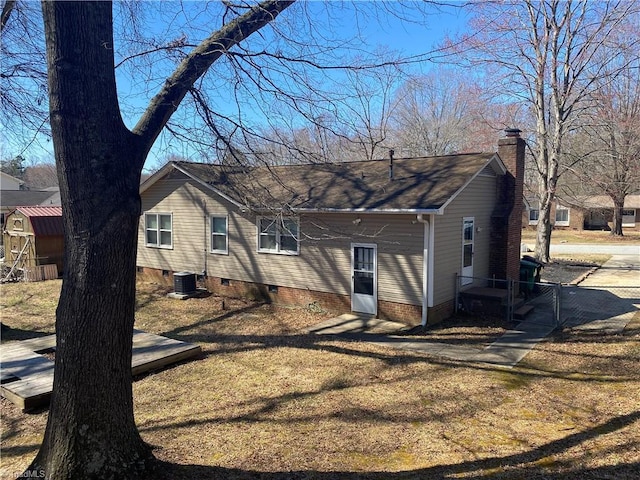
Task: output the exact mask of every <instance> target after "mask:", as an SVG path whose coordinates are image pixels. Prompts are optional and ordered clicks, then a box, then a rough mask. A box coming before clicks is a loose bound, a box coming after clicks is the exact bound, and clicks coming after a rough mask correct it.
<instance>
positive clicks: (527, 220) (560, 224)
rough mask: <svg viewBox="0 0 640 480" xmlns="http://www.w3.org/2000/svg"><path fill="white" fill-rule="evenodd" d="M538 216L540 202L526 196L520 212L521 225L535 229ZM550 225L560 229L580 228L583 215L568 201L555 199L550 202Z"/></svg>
mask: <svg viewBox="0 0 640 480" xmlns="http://www.w3.org/2000/svg"><path fill="white" fill-rule="evenodd" d="M539 216H540V203H539V202H538V200H537V199H535V198H532V197H528V198H527V199H526V201H525V209H524V211H523V212H522V227H523V228H527V229H530V230H535V229H536V227H537V225H538V218H539ZM551 225H552V226H553V228H557V229H561V230H567V229H573V230H582V228H583V227H582V226H583V216H582V214H581V212H576V211H574V210H573V209H572V208H571V206H570V205H569V204H568V203H566V202H562V201H561V200H556V201H555V202H553V203H552V204H551Z"/></svg>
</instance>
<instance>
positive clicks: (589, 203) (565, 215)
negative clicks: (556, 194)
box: [522, 195, 640, 231]
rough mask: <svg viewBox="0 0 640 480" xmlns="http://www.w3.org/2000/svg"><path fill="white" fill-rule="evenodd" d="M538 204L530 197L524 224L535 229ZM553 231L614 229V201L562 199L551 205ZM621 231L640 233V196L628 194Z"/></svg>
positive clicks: (603, 197) (604, 198)
mask: <svg viewBox="0 0 640 480" xmlns="http://www.w3.org/2000/svg"><path fill="white" fill-rule="evenodd" d="M538 212H539V209H538V201H537V200H536V199H534V198H527V201H526V202H525V210H524V211H523V217H522V225H523V227H524V228H528V229H534V230H535V228H536V226H537V224H538ZM551 218H552V219H553V221H552V224H553V228H554V229H558V230H611V228H612V227H613V200H612V199H611V197H609V196H608V195H591V196H582V197H574V198H559V199H558V200H557V201H555V202H554V203H553V204H552V206H551ZM622 229H623V230H632V231H640V195H627V196H626V197H625V202H624V209H623V210H622Z"/></svg>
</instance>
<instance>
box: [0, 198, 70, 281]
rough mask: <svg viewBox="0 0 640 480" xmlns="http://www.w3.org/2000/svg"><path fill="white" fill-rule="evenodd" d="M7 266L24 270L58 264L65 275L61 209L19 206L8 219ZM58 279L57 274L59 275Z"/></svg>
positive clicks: (6, 239)
mask: <svg viewBox="0 0 640 480" xmlns="http://www.w3.org/2000/svg"><path fill="white" fill-rule="evenodd" d="M6 220H7V222H6V228H5V230H4V232H3V238H4V246H5V263H6V264H7V265H9V266H12V265H14V264H15V263H16V261H17V267H18V268H21V269H25V268H34V267H39V266H44V265H56V267H57V270H56V271H57V273H58V274H59V273H62V269H63V267H64V265H63V256H64V235H63V229H62V207H61V206H42V207H40V206H36V207H33V206H27V207H18V208H16V209H15V210H14V211H12V212H11V213H9V214H8V215H7V217H6ZM56 276H57V275H56Z"/></svg>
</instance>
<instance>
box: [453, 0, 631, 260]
mask: <svg viewBox="0 0 640 480" xmlns="http://www.w3.org/2000/svg"><path fill="white" fill-rule="evenodd" d="M474 5H475V6H476V8H477V10H476V16H475V19H474V21H473V23H472V27H473V32H472V33H471V34H469V35H468V36H467V37H465V38H463V39H462V41H461V42H460V43H458V44H457V48H460V47H461V46H464V47H465V48H464V49H461V52H464V54H465V55H466V57H467V59H468V60H469V62H470V64H471V65H473V66H476V67H481V68H486V69H487V70H488V74H489V75H488V76H487V79H488V82H490V83H491V82H493V84H494V85H495V87H494V88H496V90H495V95H496V96H498V97H500V96H502V97H505V98H512V99H514V98H515V99H517V100H519V101H520V102H522V103H523V105H526V107H527V109H528V110H529V112H530V115H531V117H532V118H533V124H534V125H535V126H534V127H533V135H532V136H531V142H530V147H531V150H532V153H533V157H534V161H535V165H534V171H535V173H536V175H535V177H536V181H537V186H538V192H537V193H538V201H539V218H538V227H537V235H536V253H535V255H536V257H537V258H538V259H539V260H541V261H543V262H547V261H549V246H550V241H551V231H552V223H551V206H552V205H553V203H554V201H555V198H556V191H557V188H558V180H559V176H560V173H561V171H562V169H561V165H562V162H563V161H564V157H565V155H566V145H565V142H566V136H567V134H568V132H570V131H571V130H572V129H574V128H575V127H576V125H577V122H578V120H579V118H580V117H581V115H582V113H584V110H583V109H584V108H585V107H587V106H588V101H589V97H590V95H591V94H592V93H593V92H594V90H595V89H596V88H597V80H598V79H601V78H603V77H604V76H605V75H609V74H610V73H611V71H610V70H609V69H607V66H608V65H609V64H610V62H611V61H613V60H614V59H615V58H616V57H617V55H618V53H619V52H617V51H616V49H615V48H611V47H612V45H611V44H610V42H609V41H608V38H609V35H610V34H611V33H612V32H615V31H616V29H617V28H619V26H620V25H621V23H622V22H623V21H624V18H625V16H627V15H630V14H632V13H633V12H634V11H636V10H637V8H638V5H637V2H627V1H602V2H588V1H571V0H569V1H565V0H549V1H545V2H539V1H537V0H524V1H523V0H517V1H515V0H505V1H500V2H487V3H482V2H478V3H477V4H474ZM613 46H614V47H615V45H613Z"/></svg>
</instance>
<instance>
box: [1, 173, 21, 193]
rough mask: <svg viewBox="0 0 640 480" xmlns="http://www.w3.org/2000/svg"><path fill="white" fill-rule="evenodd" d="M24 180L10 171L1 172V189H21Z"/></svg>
mask: <svg viewBox="0 0 640 480" xmlns="http://www.w3.org/2000/svg"><path fill="white" fill-rule="evenodd" d="M23 185H24V182H23V181H22V180H20V179H19V178H16V177H12V176H11V175H9V174H8V173H4V172H0V190H2V191H4V190H20V189H21V188H22V186H23Z"/></svg>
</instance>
